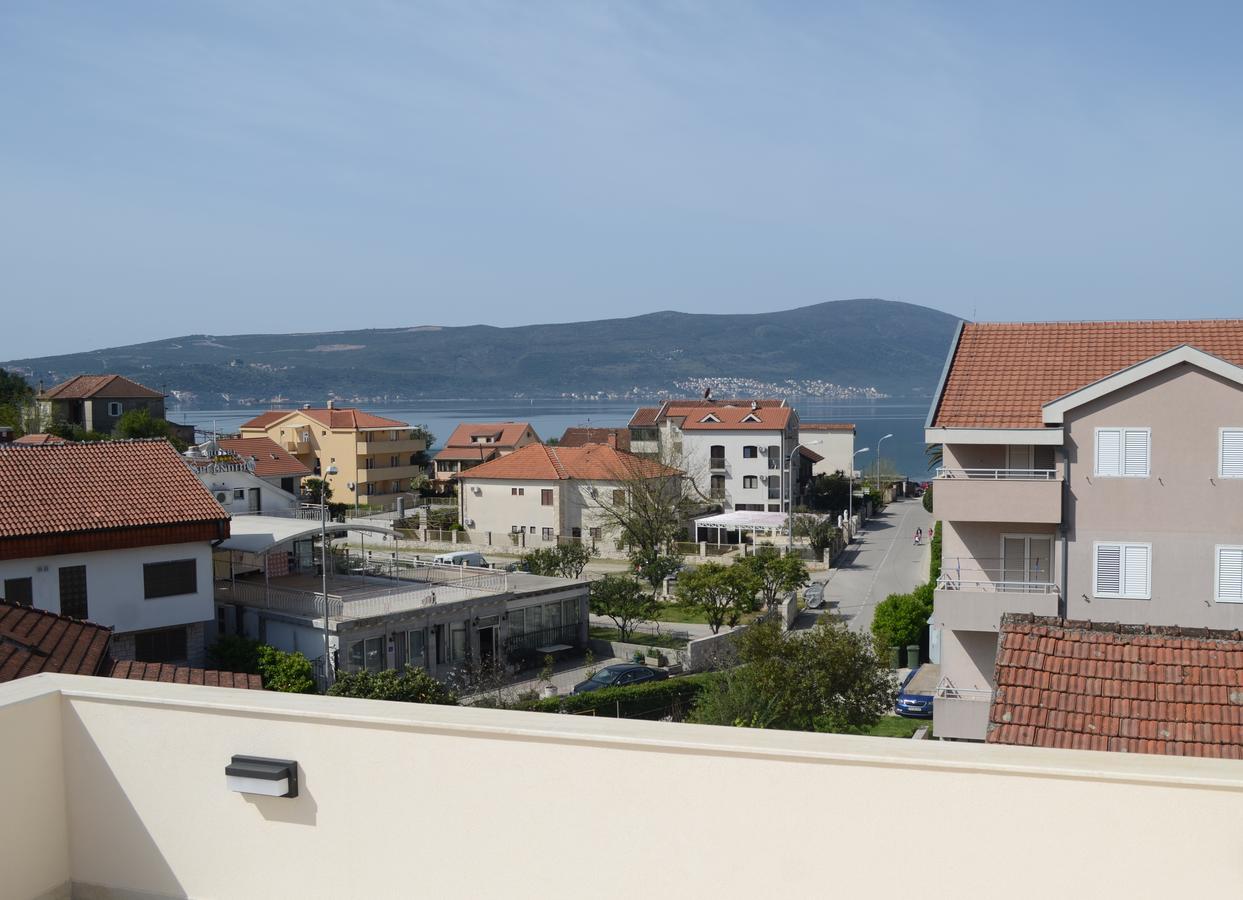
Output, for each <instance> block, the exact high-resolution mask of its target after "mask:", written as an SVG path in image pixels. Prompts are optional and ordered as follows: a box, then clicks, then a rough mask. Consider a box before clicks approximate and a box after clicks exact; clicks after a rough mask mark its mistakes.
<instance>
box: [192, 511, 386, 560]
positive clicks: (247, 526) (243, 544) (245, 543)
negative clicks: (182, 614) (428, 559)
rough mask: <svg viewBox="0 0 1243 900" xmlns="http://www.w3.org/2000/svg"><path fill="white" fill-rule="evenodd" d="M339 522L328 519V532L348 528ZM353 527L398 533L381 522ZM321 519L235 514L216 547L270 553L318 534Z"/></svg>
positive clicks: (352, 529)
mask: <svg viewBox="0 0 1243 900" xmlns="http://www.w3.org/2000/svg"><path fill="white" fill-rule="evenodd" d="M346 528H347V526H345V525H342V524H341V523H340V522H329V523H328V533H329V534H330V535H331V534H335V533H337V532H340V531H344V530H346ZM348 529H349V530H350V531H371V532H377V533H379V534H395V532H394V531H393V529H391V528H387V527H385V526H382V525H358V524H354V523H351V524H350V525H349V526H348ZM319 531H320V524H319V520H318V519H287V518H284V517H283V516H234V517H233V518H232V519H231V520H230V521H229V537H227V538H226V539H225V540H224V541H222V542H221V543H220V545H219V547H218V548H217V549H220V550H238V551H241V552H243V553H267V552H269V551H271V550H275V549H276V548H277V547H279V546H281V545H282V544H292V543H293V542H294V541H299V540H306V539H308V538H316V537H319Z"/></svg>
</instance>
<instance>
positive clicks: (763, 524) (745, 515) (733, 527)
mask: <svg viewBox="0 0 1243 900" xmlns="http://www.w3.org/2000/svg"><path fill="white" fill-rule="evenodd" d="M695 525H696V526H698V527H702V528H725V529H727V530H729V531H737V530H738V529H740V528H752V529H760V528H762V529H764V530H765V531H773V530H775V529H778V528H785V526H786V514H785V513H779V512H758V511H757V512H751V511H747V510H742V511H735V512H727V513H718V514H717V515H715V516H704V517H703V518H702V519H696V520H695Z"/></svg>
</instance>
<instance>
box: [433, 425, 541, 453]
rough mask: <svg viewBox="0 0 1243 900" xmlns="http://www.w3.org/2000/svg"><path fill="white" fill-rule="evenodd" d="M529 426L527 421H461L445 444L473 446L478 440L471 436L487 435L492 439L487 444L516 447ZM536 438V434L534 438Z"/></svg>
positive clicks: (476, 444) (447, 445) (449, 445)
mask: <svg viewBox="0 0 1243 900" xmlns="http://www.w3.org/2000/svg"><path fill="white" fill-rule="evenodd" d="M530 427H531V425H530V423H529V422H463V423H462V424H461V425H459V426H458V427H457V428H454V429H453V434H451V435H449V439H448V440H447V441H445V446H446V447H475V446H478V442H476V441H474V440H472V438H473V437H488V438H491V439H492V440H491V442H490V443H489V446H492V447H505V448H511V447H516V446H518V441H520V440H521V439H522V435H523V434H525V433H526V430H527V429H528V428H530ZM532 433H534V431H532ZM538 439H539V438H538V436H537V437H536V440H538Z"/></svg>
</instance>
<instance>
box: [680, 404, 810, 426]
mask: <svg viewBox="0 0 1243 900" xmlns="http://www.w3.org/2000/svg"><path fill="white" fill-rule="evenodd" d="M793 412H794V410H793V409H792V408H791V407H789V406H786V405H785V401H784V400H666V401H665V403H664V405H662V406H661V408H660V413H659V415H658V416H657V421H664V420H666V419H681V420H682V424H681V428H682V430H683V431H739V430H742V431H774V430H784V429H785V427H786V426H787V425H788V424H789V422H790V416H791V415H792V414H793ZM714 419H715V420H716V421H713V420H714Z"/></svg>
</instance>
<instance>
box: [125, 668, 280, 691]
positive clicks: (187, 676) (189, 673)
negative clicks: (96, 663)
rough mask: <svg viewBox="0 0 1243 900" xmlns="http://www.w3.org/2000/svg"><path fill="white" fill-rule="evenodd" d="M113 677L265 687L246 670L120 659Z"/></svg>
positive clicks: (257, 677) (234, 686) (259, 679)
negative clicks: (237, 670) (202, 667)
mask: <svg viewBox="0 0 1243 900" xmlns="http://www.w3.org/2000/svg"><path fill="white" fill-rule="evenodd" d="M108 674H109V675H110V676H111V677H112V678H129V679H133V680H135V681H168V682H173V683H175V684H202V685H206V686H207V687H229V688H244V689H248V690H252V691H261V690H263V679H262V678H261V677H260V676H258V675H247V674H246V673H244V672H221V671H219V670H217V669H196V668H193V667H191V666H174V665H170V664H168V663H144V662H134V661H133V660H119V661H117V662H116V663H114V664H113V666H112V671H111V672H109V673H108Z"/></svg>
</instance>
